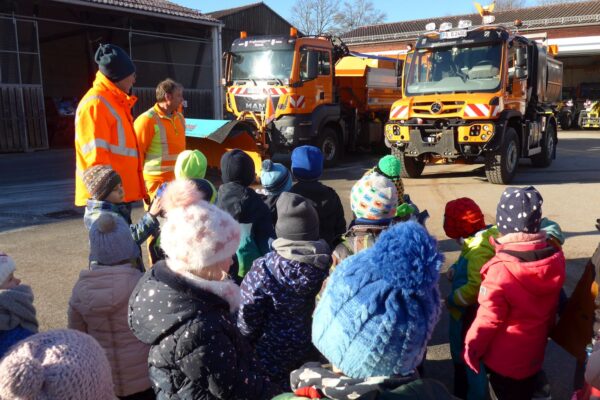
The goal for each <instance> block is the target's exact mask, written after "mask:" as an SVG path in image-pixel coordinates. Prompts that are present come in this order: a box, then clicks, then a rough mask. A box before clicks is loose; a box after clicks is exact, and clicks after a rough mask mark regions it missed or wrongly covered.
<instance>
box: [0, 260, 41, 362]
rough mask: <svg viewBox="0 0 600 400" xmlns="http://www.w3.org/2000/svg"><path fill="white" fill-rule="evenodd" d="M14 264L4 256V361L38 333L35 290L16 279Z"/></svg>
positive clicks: (0, 308) (0, 280)
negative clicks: (21, 344)
mask: <svg viewBox="0 0 600 400" xmlns="http://www.w3.org/2000/svg"><path fill="white" fill-rule="evenodd" d="M15 270H16V265H15V262H14V260H13V259H12V258H11V257H10V256H8V255H6V254H4V253H2V252H0V358H2V357H3V356H4V354H5V353H6V352H7V351H8V349H9V348H10V347H11V346H12V345H14V344H15V343H17V342H19V341H21V340H23V339H25V338H27V337H29V336H31V335H33V334H34V333H36V332H37V331H38V322H37V318H36V316H35V307H34V306H33V292H32V291H31V287H29V286H27V285H22V284H21V280H20V279H18V278H16V277H15Z"/></svg>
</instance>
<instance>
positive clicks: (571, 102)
mask: <svg viewBox="0 0 600 400" xmlns="http://www.w3.org/2000/svg"><path fill="white" fill-rule="evenodd" d="M565 105H566V106H567V107H573V100H569V101H567V102H566V103H565Z"/></svg>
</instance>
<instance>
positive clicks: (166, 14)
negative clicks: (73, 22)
mask: <svg viewBox="0 0 600 400" xmlns="http://www.w3.org/2000/svg"><path fill="white" fill-rule="evenodd" d="M52 1H55V2H59V3H66V4H73V5H79V6H87V7H95V8H102V9H106V10H118V11H124V10H125V11H131V12H135V13H136V14H142V15H148V16H152V17H162V18H168V19H173V20H177V21H184V22H191V23H197V24H203V25H209V26H222V25H223V23H222V22H221V21H219V20H217V19H214V18H212V17H209V16H206V15H204V14H201V13H200V12H199V11H197V10H193V9H189V10H190V11H193V13H190V14H186V13H184V12H183V11H182V12H178V11H175V10H168V9H163V8H159V7H151V6H142V5H136V4H132V3H127V2H123V1H119V2H118V4H114V3H115V2H113V1H110V0H52ZM182 8H184V7H182Z"/></svg>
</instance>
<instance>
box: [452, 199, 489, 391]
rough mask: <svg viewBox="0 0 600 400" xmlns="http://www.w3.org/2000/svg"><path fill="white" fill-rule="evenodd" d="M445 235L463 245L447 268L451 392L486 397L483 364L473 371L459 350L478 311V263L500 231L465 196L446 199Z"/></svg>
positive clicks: (484, 257) (479, 267)
mask: <svg viewBox="0 0 600 400" xmlns="http://www.w3.org/2000/svg"><path fill="white" fill-rule="evenodd" d="M444 231H445V232H446V235H447V236H448V237H450V238H452V239H455V240H456V241H457V242H459V243H460V244H461V245H462V249H461V252H460V256H459V258H458V260H457V261H456V262H455V263H454V264H453V265H452V266H451V267H450V269H449V270H448V279H449V280H451V281H452V292H451V293H450V295H449V296H448V298H447V299H446V306H447V307H448V310H449V311H450V322H449V330H450V332H449V334H450V353H451V355H452V361H453V362H454V395H455V396H458V397H460V398H461V399H467V400H480V399H481V400H484V399H487V378H486V375H485V371H484V370H483V368H482V369H481V370H480V371H479V373H478V374H476V373H475V372H474V371H473V370H471V369H469V368H467V367H466V365H465V363H464V361H463V358H462V352H463V347H464V339H465V335H466V333H467V330H468V329H469V326H470V325H471V323H472V322H473V319H474V318H475V315H476V313H477V307H478V303H477V295H478V293H479V286H480V285H481V274H480V272H479V271H480V269H481V267H482V266H483V265H484V264H485V263H486V262H487V261H488V260H489V259H490V258H492V257H493V256H494V248H493V246H492V245H491V243H490V240H489V239H490V237H497V236H498V235H499V232H498V229H497V228H496V227H495V226H486V224H485V220H484V217H483V213H482V212H481V209H480V208H479V206H478V205H477V203H475V201H473V200H472V199H469V198H467V197H462V198H460V199H456V200H452V201H449V202H448V203H447V204H446V210H445V213H444Z"/></svg>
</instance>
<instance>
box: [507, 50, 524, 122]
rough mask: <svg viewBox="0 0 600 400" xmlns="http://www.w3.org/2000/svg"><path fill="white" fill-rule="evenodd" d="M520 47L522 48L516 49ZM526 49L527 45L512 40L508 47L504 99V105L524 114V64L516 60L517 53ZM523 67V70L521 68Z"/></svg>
mask: <svg viewBox="0 0 600 400" xmlns="http://www.w3.org/2000/svg"><path fill="white" fill-rule="evenodd" d="M519 48H521V49H522V50H518V49H519ZM522 51H525V52H526V51H527V47H525V46H524V45H523V44H521V43H519V42H517V41H514V42H513V43H512V46H509V48H508V57H507V65H506V67H507V71H508V73H507V78H506V91H505V99H504V107H505V108H507V109H511V110H516V111H519V112H521V114H525V109H526V106H527V79H526V77H525V78H523V77H522V74H523V72H524V71H526V68H527V67H526V66H525V67H523V66H522V65H518V64H519V62H520V63H521V64H522V60H520V59H519V60H517V58H520V56H519V57H517V53H520V52H522ZM523 68H525V70H523Z"/></svg>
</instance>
